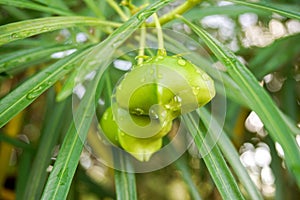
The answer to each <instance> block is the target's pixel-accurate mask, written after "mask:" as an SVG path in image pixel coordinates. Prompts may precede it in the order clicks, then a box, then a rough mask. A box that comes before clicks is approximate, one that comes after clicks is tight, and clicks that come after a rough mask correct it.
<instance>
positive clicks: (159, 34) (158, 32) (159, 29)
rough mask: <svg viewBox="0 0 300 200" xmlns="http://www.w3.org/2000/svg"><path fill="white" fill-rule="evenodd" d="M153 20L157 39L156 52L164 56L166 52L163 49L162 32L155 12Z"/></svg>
mask: <svg viewBox="0 0 300 200" xmlns="http://www.w3.org/2000/svg"><path fill="white" fill-rule="evenodd" d="M153 16H154V22H155V26H156V30H157V40H158V52H157V54H159V55H162V56H164V55H165V54H166V50H165V49H164V38H163V32H162V29H161V26H160V23H159V19H158V16H157V14H156V13H154V14H153Z"/></svg>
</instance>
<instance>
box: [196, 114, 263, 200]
mask: <svg viewBox="0 0 300 200" xmlns="http://www.w3.org/2000/svg"><path fill="white" fill-rule="evenodd" d="M197 113H198V114H199V116H200V117H201V119H202V121H203V123H204V124H206V125H208V124H209V122H210V120H212V121H214V122H213V124H214V126H220V124H219V123H218V122H217V121H216V119H215V118H214V117H213V116H211V115H210V113H209V112H208V111H207V110H206V109H205V108H202V109H200V110H199V111H198V112H197ZM214 128H215V129H217V130H221V128H220V127H214ZM211 134H214V135H216V134H215V133H214V132H213V131H212V133H211ZM218 146H219V147H220V149H221V151H222V153H223V154H224V157H225V158H226V160H227V161H228V162H229V164H230V166H231V167H232V169H233V170H234V173H235V174H236V175H237V177H238V179H239V180H240V182H241V183H242V184H243V185H244V188H245V190H247V192H248V194H249V197H250V198H251V199H252V200H262V199H263V197H262V195H261V194H260V192H259V191H258V189H257V187H256V186H255V185H254V183H253V182H252V181H251V178H250V176H249V174H248V172H247V170H246V169H245V168H244V166H243V165H242V163H241V161H240V157H239V155H238V153H237V151H236V149H235V148H234V146H233V144H232V143H231V141H230V139H229V138H228V136H227V133H225V132H224V130H222V133H221V134H220V138H219V139H218Z"/></svg>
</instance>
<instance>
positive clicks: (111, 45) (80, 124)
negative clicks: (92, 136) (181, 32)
mask: <svg viewBox="0 0 300 200" xmlns="http://www.w3.org/2000/svg"><path fill="white" fill-rule="evenodd" d="M169 2H171V1H170V0H169V1H162V2H156V3H154V4H152V5H150V6H148V7H146V8H145V9H143V10H141V11H140V12H138V13H137V14H136V15H135V16H133V17H132V18H130V19H129V20H128V21H127V22H125V23H124V24H123V25H122V26H121V27H120V28H118V29H117V30H116V31H115V32H114V33H112V34H111V35H110V37H108V38H107V39H106V40H105V41H103V42H102V43H100V44H99V45H98V46H97V47H95V48H94V52H92V53H91V54H89V56H90V57H89V59H91V60H96V59H98V55H101V56H104V55H106V57H107V58H109V57H111V56H112V54H113V52H114V50H115V49H116V48H118V47H119V46H120V45H121V44H122V43H123V42H124V41H125V40H126V38H127V37H128V36H129V35H130V33H132V32H133V31H135V30H136V29H137V28H138V27H139V26H140V25H141V24H142V23H143V21H144V20H146V19H147V18H148V17H149V16H151V15H152V14H153V13H154V12H155V11H156V10H158V9H159V8H161V7H163V6H164V5H166V4H167V3H169ZM125 31H126V32H125ZM124 32H125V33H124ZM116 42H117V43H116ZM89 59H88V60H89ZM108 60H109V59H108ZM89 61H90V60H89ZM105 62H107V60H100V61H99V62H98V63H96V64H106V63H105ZM96 66H99V65H96ZM100 66H101V65H100ZM101 70H102V71H101ZM103 71H104V70H103V69H101V68H100V72H99V73H97V75H96V76H95V78H94V80H93V82H91V85H90V86H89V87H88V90H87V91H86V95H84V97H83V99H82V100H81V103H80V104H79V107H78V109H77V111H76V113H75V116H74V123H72V125H71V126H70V128H69V130H68V133H67V135H66V137H65V139H64V142H63V144H62V147H61V149H60V152H59V155H58V157H57V160H56V162H55V165H54V168H53V170H52V172H51V174H50V176H49V178H48V181H47V185H46V187H45V189H44V192H43V196H42V199H47V200H48V199H65V198H66V196H67V193H68V191H69V189H70V185H71V181H72V178H73V176H74V173H75V170H76V168H77V164H78V161H79V157H80V154H81V151H82V148H83V143H84V140H85V138H86V135H87V132H88V130H89V127H90V124H91V121H92V116H93V114H94V111H95V108H94V102H95V99H98V98H99V96H100V93H101V92H99V91H100V90H101V89H103V85H101V84H100V85H99V86H98V83H99V81H100V78H101V75H102V74H103ZM100 83H101V82H100ZM75 123H76V124H75Z"/></svg>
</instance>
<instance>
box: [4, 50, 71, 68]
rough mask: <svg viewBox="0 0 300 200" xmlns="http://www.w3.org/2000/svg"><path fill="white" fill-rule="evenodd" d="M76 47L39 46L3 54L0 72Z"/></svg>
mask: <svg viewBox="0 0 300 200" xmlns="http://www.w3.org/2000/svg"><path fill="white" fill-rule="evenodd" d="M72 48H75V45H63V46H49V47H45V46H43V47H37V48H33V49H26V50H19V51H17V52H13V53H9V54H5V55H3V57H2V58H0V73H1V72H7V71H10V70H15V69H17V68H18V67H20V66H22V65H24V64H25V63H28V62H32V61H36V60H39V59H42V58H45V57H46V56H49V58H50V55H51V54H52V53H55V52H59V51H64V50H68V49H72Z"/></svg>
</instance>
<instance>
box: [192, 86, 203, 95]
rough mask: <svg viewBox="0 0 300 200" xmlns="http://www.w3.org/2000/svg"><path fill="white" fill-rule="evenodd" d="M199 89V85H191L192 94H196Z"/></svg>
mask: <svg viewBox="0 0 300 200" xmlns="http://www.w3.org/2000/svg"><path fill="white" fill-rule="evenodd" d="M200 89H201V88H200V87H199V86H195V87H192V90H193V93H194V95H198V94H199V92H200Z"/></svg>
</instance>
